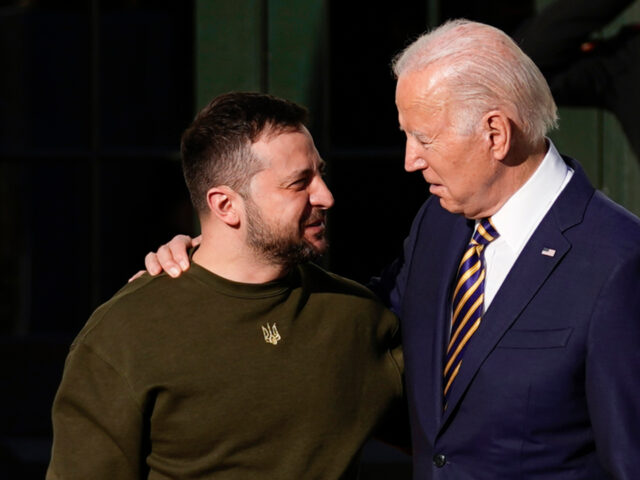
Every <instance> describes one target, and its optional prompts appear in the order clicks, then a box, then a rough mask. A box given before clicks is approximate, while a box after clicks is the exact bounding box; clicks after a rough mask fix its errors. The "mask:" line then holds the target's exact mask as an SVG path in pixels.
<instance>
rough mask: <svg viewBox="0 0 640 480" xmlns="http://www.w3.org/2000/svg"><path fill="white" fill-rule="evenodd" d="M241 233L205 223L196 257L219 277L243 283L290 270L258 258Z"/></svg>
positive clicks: (277, 275)
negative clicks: (212, 226) (212, 227)
mask: <svg viewBox="0 0 640 480" xmlns="http://www.w3.org/2000/svg"><path fill="white" fill-rule="evenodd" d="M239 234H240V232H239V231H237V230H233V231H232V232H224V231H222V232H220V231H215V230H214V231H208V230H207V229H205V227H204V226H203V229H202V242H201V244H200V247H198V249H197V250H196V252H195V253H194V254H193V261H194V262H196V263H197V264H198V265H200V266H201V267H203V268H205V269H207V270H209V271H210V272H213V273H215V274H216V275H219V276H220V277H223V278H226V279H227V280H232V281H234V282H240V283H267V282H271V281H273V280H277V279H278V278H282V277H284V276H285V275H286V274H287V273H288V271H289V268H288V267H286V266H284V265H274V264H271V263H268V262H266V261H265V260H264V259H261V258H259V257H258V255H257V254H256V253H255V252H254V251H252V249H251V248H249V247H248V246H247V245H246V244H245V242H244V240H243V239H241V238H239Z"/></svg>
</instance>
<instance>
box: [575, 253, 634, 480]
mask: <svg viewBox="0 0 640 480" xmlns="http://www.w3.org/2000/svg"><path fill="white" fill-rule="evenodd" d="M587 349H588V351H587V361H586V388H587V402H588V406H589V414H590V417H591V423H592V426H593V430H594V434H595V438H596V450H597V453H598V456H599V458H600V461H601V462H602V464H603V465H604V466H605V468H606V469H607V470H608V471H609V472H610V474H611V475H612V478H615V479H618V480H622V479H625V480H626V479H629V480H631V479H637V478H638V475H639V474H640V435H638V426H639V425H640V249H638V250H637V251H636V252H635V254H634V255H632V256H631V259H630V260H627V261H625V262H623V263H622V264H620V265H619V266H618V267H617V268H616V269H615V270H614V272H613V274H612V275H611V277H610V279H609V281H608V282H607V283H606V284H605V286H604V287H603V289H602V291H601V293H600V295H599V298H598V301H597V303H596V308H595V309H594V311H593V315H592V318H591V322H590V326H589V339H588V344H587Z"/></svg>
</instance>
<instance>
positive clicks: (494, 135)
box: [482, 110, 513, 161]
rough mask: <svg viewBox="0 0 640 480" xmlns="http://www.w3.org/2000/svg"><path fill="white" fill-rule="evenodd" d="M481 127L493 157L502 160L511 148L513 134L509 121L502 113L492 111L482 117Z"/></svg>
mask: <svg viewBox="0 0 640 480" xmlns="http://www.w3.org/2000/svg"><path fill="white" fill-rule="evenodd" d="M482 125H483V127H484V132H483V133H484V135H486V139H487V140H488V142H489V148H490V150H491V152H492V153H493V157H494V158H495V159H496V160H499V161H502V160H504V159H505V158H506V156H507V154H508V153H509V149H510V148H511V136H512V134H513V125H512V124H511V120H509V117H507V116H506V115H505V113H504V112H502V111H500V110H492V111H490V112H488V113H486V114H485V115H484V117H482Z"/></svg>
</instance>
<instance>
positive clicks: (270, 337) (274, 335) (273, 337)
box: [262, 322, 282, 345]
mask: <svg viewBox="0 0 640 480" xmlns="http://www.w3.org/2000/svg"><path fill="white" fill-rule="evenodd" d="M262 334H263V335H264V341H265V342H267V343H270V344H271V345H277V344H278V341H279V340H282V337H281V336H280V334H279V333H278V329H277V328H276V324H275V322H274V324H273V325H269V324H268V323H267V328H265V327H262Z"/></svg>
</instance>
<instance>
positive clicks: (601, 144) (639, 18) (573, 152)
mask: <svg viewBox="0 0 640 480" xmlns="http://www.w3.org/2000/svg"><path fill="white" fill-rule="evenodd" d="M551 1H552V0H538V2H537V5H538V7H539V8H542V7H544V6H545V5H547V4H549V3H551ZM629 22H640V3H639V2H635V3H634V4H633V5H632V6H631V7H629V8H628V9H627V10H626V11H625V12H623V14H622V15H620V16H619V17H618V18H617V19H616V20H615V21H614V22H613V23H611V24H610V25H608V26H607V27H606V28H605V29H604V31H603V32H602V34H603V35H604V36H605V37H606V36H609V35H612V34H614V33H615V32H617V31H618V28H619V27H620V26H621V25H623V24H625V23H629ZM638 61H640V59H638ZM559 114H560V128H559V129H558V130H557V131H555V132H553V133H552V134H551V139H552V140H553V142H554V143H555V144H556V146H557V147H558V149H559V150H560V151H561V152H562V153H565V154H567V155H570V156H572V157H574V158H576V159H577V160H578V161H580V162H581V163H582V165H583V166H584V167H585V169H586V171H587V173H588V174H589V177H590V178H591V181H592V182H593V184H594V185H595V186H596V187H597V188H599V189H601V190H602V191H603V192H605V193H606V194H607V195H608V196H609V197H611V198H612V199H613V200H615V201H616V202H618V203H620V204H621V205H623V206H625V207H626V208H627V209H629V210H631V211H632V212H634V213H635V214H636V215H640V159H638V158H637V157H636V156H635V155H634V153H633V151H632V150H631V147H630V146H629V142H628V141H627V138H626V137H625V135H624V133H623V132H622V129H621V127H620V125H619V123H618V120H617V119H616V118H615V117H614V116H613V115H612V114H611V113H609V112H606V111H604V110H600V109H595V108H593V109H592V108H567V107H560V111H559Z"/></svg>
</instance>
